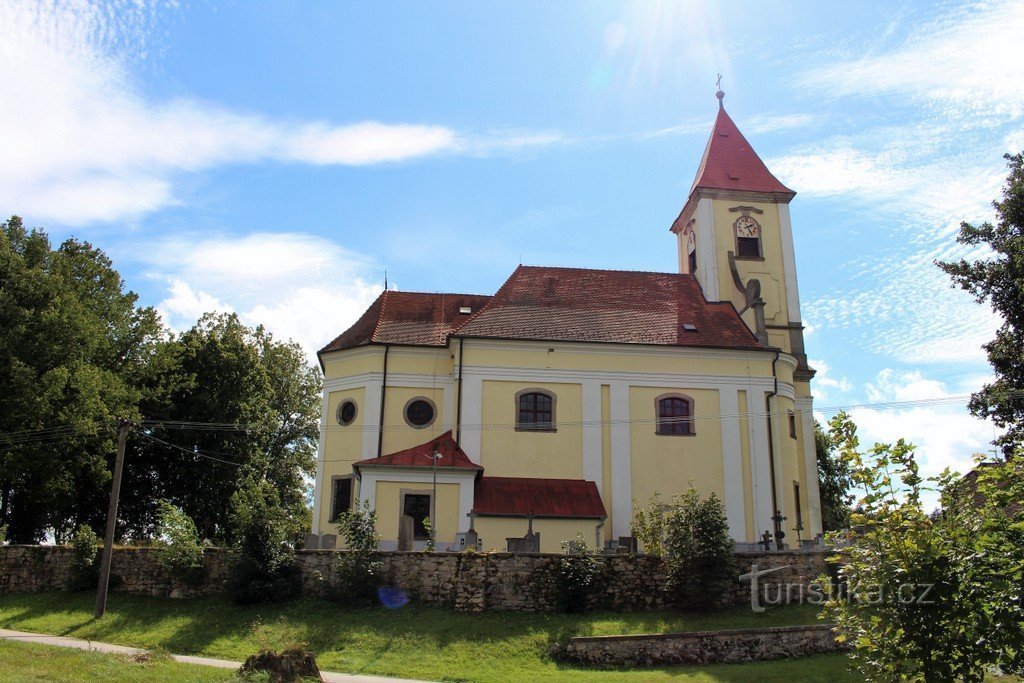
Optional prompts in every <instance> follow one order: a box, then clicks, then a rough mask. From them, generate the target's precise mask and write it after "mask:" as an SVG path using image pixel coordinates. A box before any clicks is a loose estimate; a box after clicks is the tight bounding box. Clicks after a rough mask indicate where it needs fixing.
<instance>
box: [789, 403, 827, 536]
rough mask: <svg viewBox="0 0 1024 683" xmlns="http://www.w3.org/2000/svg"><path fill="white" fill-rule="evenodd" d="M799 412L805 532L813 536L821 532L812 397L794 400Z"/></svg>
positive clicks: (819, 493)
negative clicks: (804, 496)
mask: <svg viewBox="0 0 1024 683" xmlns="http://www.w3.org/2000/svg"><path fill="white" fill-rule="evenodd" d="M794 403H795V405H796V409H797V411H799V413H800V424H801V426H802V429H801V430H800V431H801V435H802V437H803V442H804V450H803V453H802V454H801V455H802V457H803V460H804V480H805V482H806V485H807V533H808V535H809V536H810V537H811V538H814V537H815V536H817V535H818V534H820V533H821V492H820V490H819V482H818V452H817V450H816V448H815V444H814V399H813V398H811V397H806V398H804V397H801V398H798V399H796V401H794Z"/></svg>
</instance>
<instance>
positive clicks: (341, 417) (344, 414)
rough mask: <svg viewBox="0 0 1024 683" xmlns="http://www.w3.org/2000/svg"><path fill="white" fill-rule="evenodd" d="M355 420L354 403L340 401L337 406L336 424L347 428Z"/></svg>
mask: <svg viewBox="0 0 1024 683" xmlns="http://www.w3.org/2000/svg"><path fill="white" fill-rule="evenodd" d="M355 419H356V402H355V401H352V400H346V401H342V402H341V405H340V406H338V424H340V425H341V426H342V427H347V426H349V425H350V424H352V422H353V421H354V420H355Z"/></svg>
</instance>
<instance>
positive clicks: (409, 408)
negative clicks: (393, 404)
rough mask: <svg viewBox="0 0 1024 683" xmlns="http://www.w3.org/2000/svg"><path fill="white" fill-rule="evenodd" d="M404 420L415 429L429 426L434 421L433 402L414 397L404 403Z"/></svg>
mask: <svg viewBox="0 0 1024 683" xmlns="http://www.w3.org/2000/svg"><path fill="white" fill-rule="evenodd" d="M405 421H406V422H408V423H409V424H410V425H411V426H413V427H416V428H417V429H418V428H420V427H427V426H429V425H430V424H431V423H432V422H433V421H434V404H433V403H431V402H430V401H428V400H427V399H425V398H414V399H413V400H411V401H409V402H408V403H407V404H406V405H405Z"/></svg>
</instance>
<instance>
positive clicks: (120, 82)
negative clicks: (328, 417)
mask: <svg viewBox="0 0 1024 683" xmlns="http://www.w3.org/2000/svg"><path fill="white" fill-rule="evenodd" d="M0 23H2V25H3V26H4V27H5V40H4V41H3V44H0V93H2V94H3V96H4V101H5V105H4V107H3V108H0V136H2V139H3V140H4V141H5V143H4V144H3V145H0V211H2V212H4V213H5V214H6V215H9V214H13V213H17V214H20V215H22V216H23V217H24V218H25V219H26V221H27V223H28V224H29V225H32V226H44V227H46V228H47V229H48V230H49V231H50V232H51V233H52V234H53V235H54V237H55V238H61V237H64V236H67V235H71V234H73V235H75V236H78V237H80V238H83V239H88V240H90V241H92V242H94V243H95V244H97V245H99V246H101V247H102V248H104V249H105V250H107V252H108V253H109V254H110V255H111V256H112V258H114V260H115V264H116V266H117V267H118V268H119V269H120V270H121V272H122V273H123V274H124V276H125V278H126V280H127V282H128V285H129V286H130V287H131V288H133V289H134V290H136V291H138V292H139V293H140V294H141V296H142V299H143V301H144V302H145V303H147V304H152V305H155V306H157V307H158V308H159V309H160V310H161V312H162V313H163V314H164V316H165V320H166V321H167V322H168V324H169V325H171V326H172V327H173V328H176V329H182V328H185V327H187V326H189V325H190V324H191V323H192V322H193V321H194V320H195V318H196V317H197V316H198V315H199V314H200V313H201V312H203V311H204V310H208V309H211V308H218V309H222V310H234V311H237V312H238V313H239V314H240V315H242V317H243V318H244V319H245V320H246V321H247V322H250V323H257V322H259V323H264V324H266V325H267V326H268V327H270V328H271V329H272V330H273V331H275V332H276V333H277V334H279V335H281V336H284V337H291V338H294V339H296V340H297V341H299V342H300V343H302V344H303V346H304V347H305V348H307V349H308V350H310V351H312V350H315V349H316V348H317V347H319V346H320V345H322V344H323V343H325V342H326V341H328V340H329V339H330V338H331V337H333V336H334V335H335V334H337V333H338V332H340V331H341V330H342V329H344V328H345V327H346V326H347V325H348V324H349V323H350V322H351V321H353V320H354V319H355V317H356V316H358V314H359V313H360V312H361V311H362V310H363V309H364V308H365V306H366V305H367V304H368V302H369V301H370V300H372V298H373V297H374V296H375V295H376V294H377V293H378V292H379V291H380V289H381V287H382V286H383V274H384V271H385V270H387V272H388V279H389V282H390V283H391V284H392V285H395V286H397V287H399V288H401V289H407V290H431V291H437V290H446V291H464V292H479V293H491V292H493V291H494V290H495V289H496V288H497V287H498V286H499V285H500V284H501V282H502V281H504V279H505V278H506V277H507V276H508V274H509V273H510V272H511V270H512V269H513V268H514V267H515V265H516V264H517V263H519V262H524V263H529V264H552V265H554V264H557V265H572V266H591V267H599V268H626V269H643V270H662V271H672V270H674V269H675V268H676V261H675V248H674V243H673V239H674V238H673V237H672V235H671V234H670V233H669V232H668V227H669V225H670V224H671V222H672V220H673V219H674V218H675V216H676V214H677V213H678V211H679V209H680V208H681V206H682V204H683V203H684V201H685V199H686V193H687V190H688V189H689V186H690V183H691V181H692V179H693V176H694V173H695V171H696V167H697V164H698V162H699V159H700V155H701V152H702V150H703V147H704V144H705V141H706V139H707V135H708V133H709V131H710V126H711V122H712V120H713V116H714V114H715V110H716V101H715V99H714V90H715V87H714V82H715V75H716V73H719V72H720V73H722V74H723V89H724V90H725V92H726V99H725V103H726V107H727V109H728V110H729V112H730V114H731V115H732V117H733V118H734V120H735V121H736V123H737V125H739V127H740V129H741V130H743V131H744V133H745V134H746V135H747V137H748V139H750V140H751V142H752V144H753V145H754V147H755V148H756V149H757V151H758V152H759V153H760V155H761V157H762V158H763V159H764V160H765V161H766V163H767V164H768V166H769V168H771V169H772V170H773V171H774V172H775V173H776V175H778V176H779V177H780V178H781V179H782V180H783V182H785V183H786V184H787V185H789V186H790V187H792V188H793V189H795V190H796V191H797V192H798V195H797V197H796V199H795V200H794V202H793V204H792V206H791V208H792V214H793V222H794V232H795V239H796V251H797V260H798V272H799V278H800V285H801V298H802V301H803V309H804V318H805V323H806V324H807V325H808V327H809V330H808V336H807V343H808V350H809V355H810V357H811V359H812V360H813V362H814V364H815V365H816V367H817V368H818V370H819V375H818V378H817V379H816V381H815V392H816V395H817V396H818V399H817V405H818V406H819V407H820V408H821V409H823V412H825V413H827V412H829V411H827V410H825V409H826V408H829V407H834V406H851V405H862V404H877V403H882V402H890V401H910V400H919V399H938V401H936V402H933V403H932V404H926V405H914V406H907V405H902V406H899V407H897V408H886V409H883V408H881V407H873V408H872V407H868V408H859V409H857V410H856V411H855V413H854V415H855V417H856V418H857V420H858V422H859V423H860V424H861V427H862V431H863V433H864V438H865V439H867V440H875V439H879V440H893V439H895V438H898V437H900V436H905V437H908V438H909V439H911V440H913V441H915V442H916V443H918V444H919V445H920V446H921V449H922V453H923V455H924V463H925V468H926V469H927V470H928V471H931V472H934V471H938V470H939V469H941V467H942V466H944V465H946V464H952V465H954V466H955V467H959V468H960V469H963V468H965V467H966V466H967V464H968V463H969V458H970V454H971V453H972V452H976V451H980V450H987V449H988V445H987V442H988V441H989V440H991V438H992V437H993V430H992V427H991V426H990V425H987V424H985V423H983V422H980V421H977V420H974V419H973V418H970V417H969V416H967V415H966V412H965V410H964V407H963V401H961V400H959V399H958V398H957V397H960V396H963V395H965V394H967V393H969V392H970V391H971V390H973V389H976V388H977V387H978V386H980V384H981V383H982V382H984V381H985V378H986V377H987V376H988V368H987V366H986V364H985V362H984V356H983V353H982V351H981V349H980V344H981V343H983V342H984V341H985V340H987V339H989V338H991V336H992V334H993V331H994V329H995V326H996V325H997V324H998V321H997V320H996V319H995V318H994V317H993V316H992V314H991V313H990V312H989V311H988V309H987V308H986V307H983V306H978V305H976V304H975V303H974V302H973V301H971V299H970V298H969V297H967V296H966V295H963V294H961V293H959V292H954V291H951V290H950V289H949V287H948V281H947V280H946V279H945V277H944V276H943V275H942V273H941V272H939V271H938V269H937V268H935V267H934V265H933V264H932V262H933V260H934V259H936V258H950V257H954V256H959V255H967V256H977V255H978V254H977V253H973V254H968V253H966V252H964V251H963V250H962V249H960V248H958V247H957V246H956V245H955V243H954V237H955V233H956V229H957V226H958V224H959V221H961V220H970V221H977V220H984V219H987V218H990V217H991V214H992V211H991V206H990V202H991V200H992V199H994V198H995V197H996V196H997V194H998V192H999V189H1000V186H1001V182H1002V179H1003V178H1004V176H1005V167H1004V162H1003V160H1002V154H1003V153H1005V152H1008V151H1019V150H1020V149H1021V148H1022V147H1024V131H1022V118H1024V89H1022V88H1021V87H1020V86H1021V83H1024V60H1021V59H1019V55H1017V54H1015V51H1014V50H1015V45H1016V44H1017V43H1018V41H1019V36H1020V35H1024V5H1021V4H1020V3H999V2H992V3H988V2H983V3H971V4H953V3H906V2H904V3H899V2H896V3H894V2H885V3H808V2H794V3H789V2H758V3H739V2H716V3H696V2H678V3H676V2H672V3H668V2H665V3H656V2H652V3H635V4H624V3H611V2H578V3H573V2H557V3H539V2H537V3H534V2H520V3H454V2H445V3H429V2H425V3H414V2H402V3H354V2H352V3H328V2H315V3H314V2H307V3H271V2H230V3H215V2H189V3H182V4H155V5H154V4H148V3H145V2H128V1H122V2H113V3H90V2H85V1H84V0H82V1H80V2H73V3H72V2H67V3H42V2H24V3H22V2H0Z"/></svg>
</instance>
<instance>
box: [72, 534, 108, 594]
mask: <svg viewBox="0 0 1024 683" xmlns="http://www.w3.org/2000/svg"><path fill="white" fill-rule="evenodd" d="M99 580H100V537H99V536H97V535H96V532H95V531H93V530H92V527H90V526H89V525H88V524H81V525H79V527H78V529H76V530H75V533H74V535H73V536H72V537H71V573H70V576H69V581H68V588H69V589H70V590H73V591H84V590H90V589H93V588H96V584H97V583H98V582H99Z"/></svg>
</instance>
